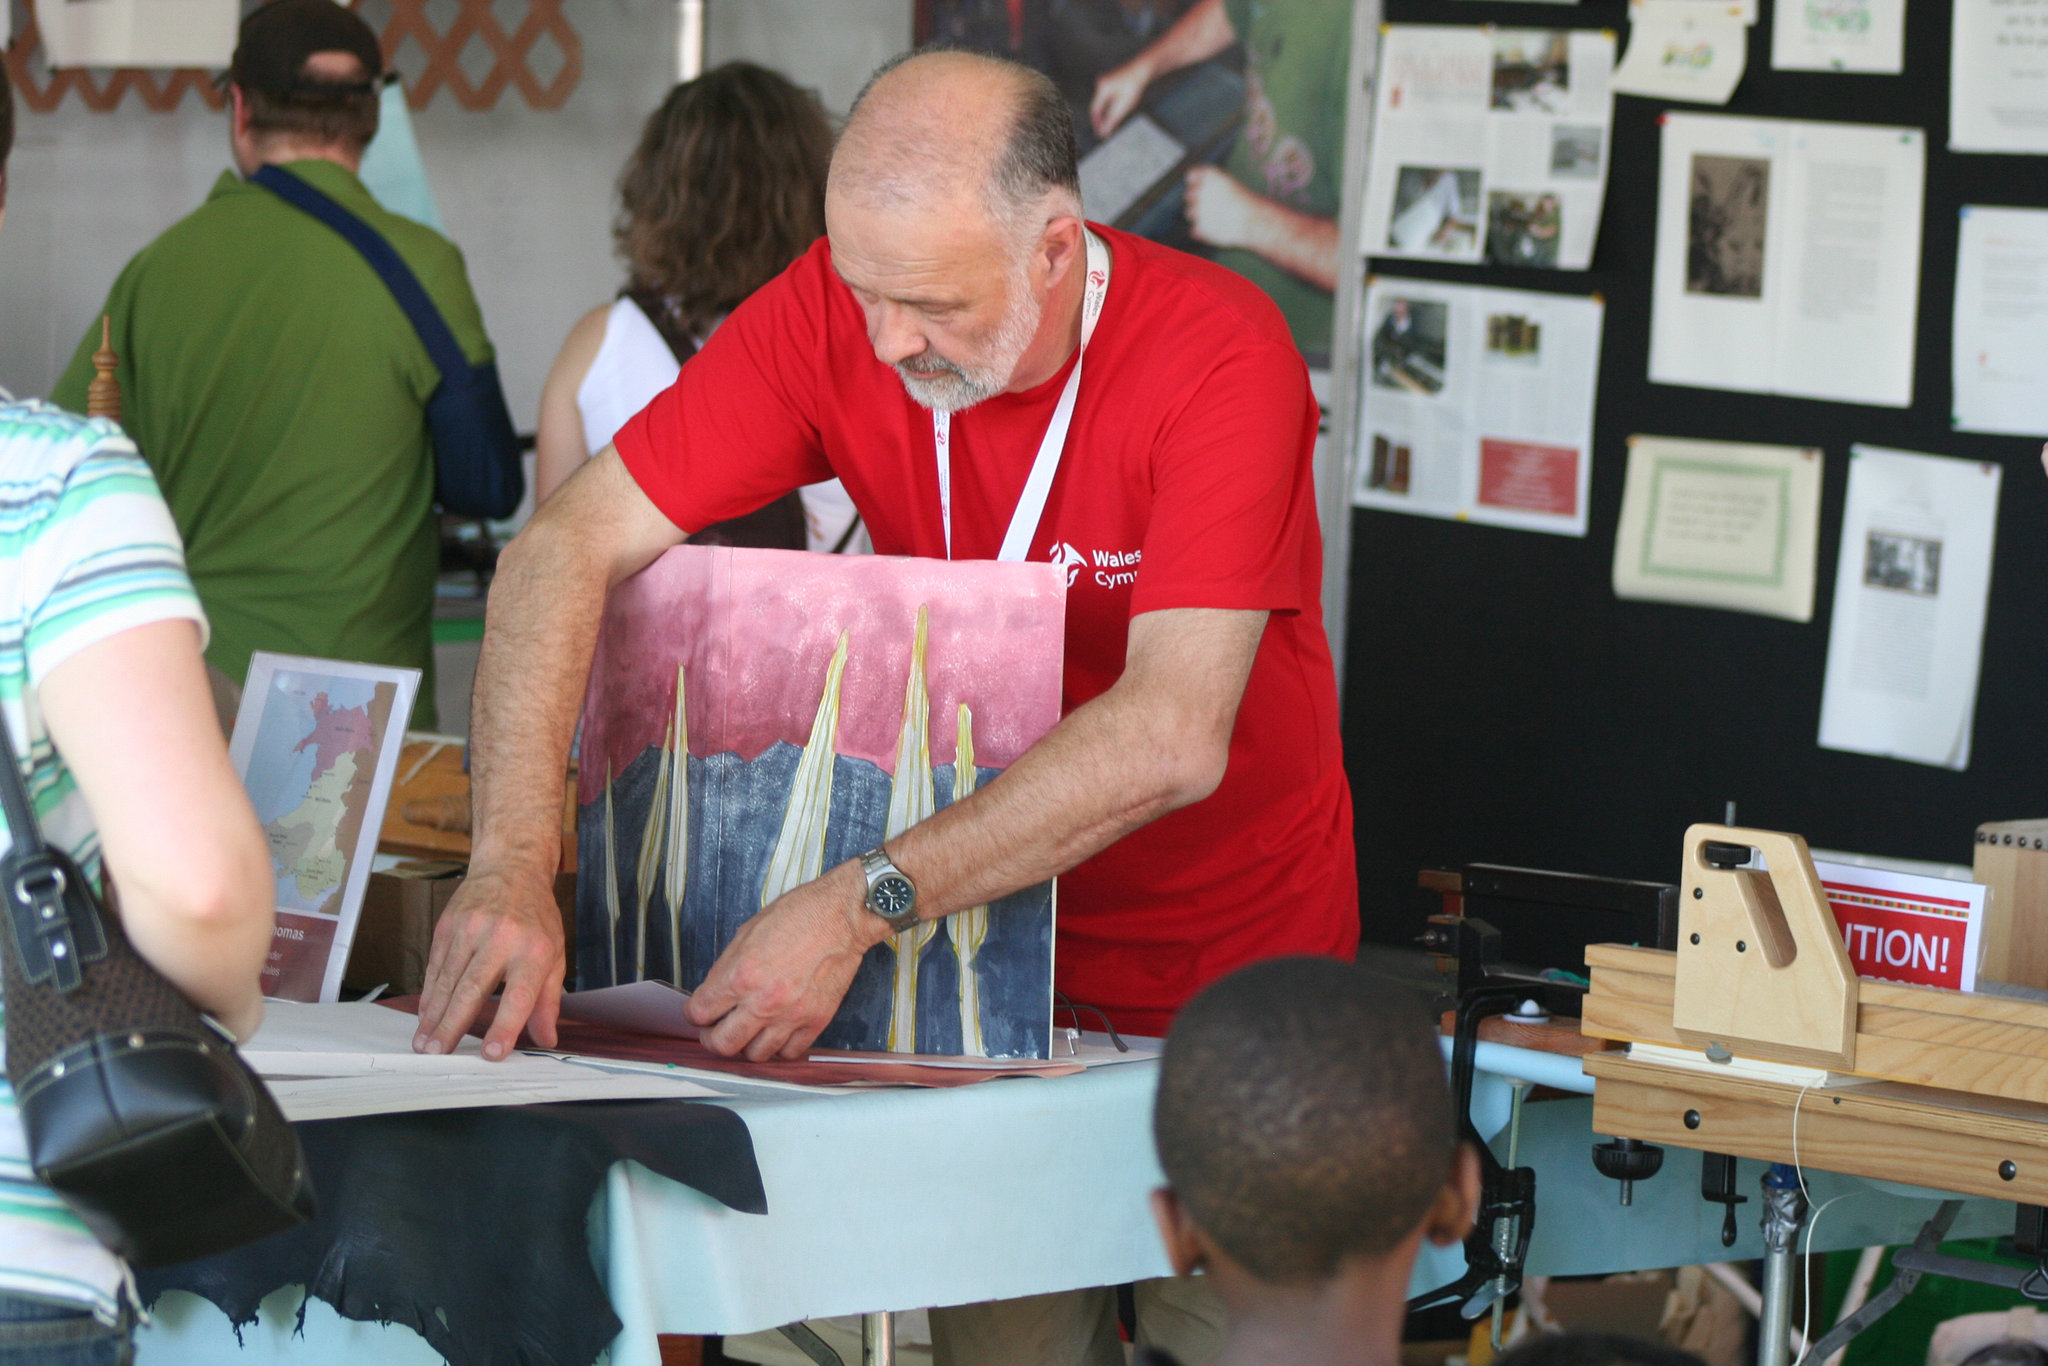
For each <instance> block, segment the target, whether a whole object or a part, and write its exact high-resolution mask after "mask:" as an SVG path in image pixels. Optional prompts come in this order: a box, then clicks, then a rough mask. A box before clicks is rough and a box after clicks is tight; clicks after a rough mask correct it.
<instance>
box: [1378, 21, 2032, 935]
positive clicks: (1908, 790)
mask: <svg viewBox="0 0 2048 1366" xmlns="http://www.w3.org/2000/svg"><path fill="white" fill-rule="evenodd" d="M1788 2H1789V0H1788ZM1772 5H1773V0H1762V8H1763V11H1764V12H1763V14H1762V16H1761V17H1760V20H1759V22H1758V24H1757V26H1756V28H1755V29H1754V30H1753V31H1752V32H1751V35H1750V43H1749V69H1748V72H1747V74H1746V75H1745V76H1744V77H1743V81H1742V84H1741V86H1740V88H1739V89H1738V90H1737V91H1736V93H1735V98H1734V99H1733V101H1731V102H1730V103H1729V104H1728V105H1727V106H1726V107H1725V109H1722V110H1715V109H1712V108H1707V107H1702V106H1697V105H1669V104H1667V103H1666V102H1663V101H1653V100H1644V99H1637V98H1633V97H1628V96H1621V97H1617V99H1616V101H1615V125H1614V144H1613V156H1612V161H1611V171H1610V173H1609V177H1608V188H1607V209H1606V217H1605V219H1604V221H1603V223H1602V226H1601V231H1600V242H1599V247H1598V251H1597V253H1596V255H1595V257H1594V269H1593V270H1592V271H1590V272H1588V273H1585V274H1576V273H1571V272H1564V271H1557V272H1551V271H1533V270H1506V269H1500V268H1483V267H1463V266H1439V265H1421V264H1417V263H1415V262H1410V261H1386V262H1376V263H1374V268H1375V269H1376V270H1378V271H1379V273H1381V274H1384V275H1405V276H1413V277H1417V278H1426V279H1438V280H1453V281H1459V282H1466V283H1487V284H1496V285H1502V286H1508V287H1512V288H1522V289H1551V290H1559V291H1564V292H1578V293H1588V292H1598V293H1600V294H1601V295H1603V296H1604V297H1605V298H1606V301H1607V320H1606V336H1605V341H1604V344H1603V348H1602V355H1601V366H1600V386H1599V400H1598V405H1599V406H1598V410H1597V417H1596V422H1595V432H1594V457H1593V468H1592V493H1591V504H1590V526H1589V529H1588V533H1587V535H1586V537H1585V538H1584V539H1582V540H1581V539H1573V538H1568V537H1562V536H1549V535H1540V534H1533V533H1529V532H1521V531H1506V530H1500V529H1495V528H1489V527H1479V526H1471V525H1463V524H1459V523H1453V522H1442V521H1435V520H1431V519H1427V518H1421V517H1406V516H1400V515H1397V514H1390V513H1384V512H1378V511H1365V510H1359V511H1355V512H1354V513H1353V522H1352V545H1353V553H1352V561H1351V611H1350V625H1349V638H1348V644H1347V658H1346V663H1345V668H1346V673H1345V684H1344V739H1345V754H1346V764H1347V767H1348V768H1349V771H1350V775H1351V788H1352V795H1353V798H1354V800H1355V802H1356V805H1357V818H1358V826H1357V828H1358V862H1359V873H1360V878H1361V884H1362V893H1363V902H1364V923H1365V938H1366V939H1367V940H1368V941H1377V942H1388V943H1391V942H1398V941H1399V940H1402V939H1406V938H1408V937H1410V936H1412V935H1414V934H1415V933H1416V932H1417V928H1418V922H1419V919H1420V916H1421V915H1422V914H1423V911H1424V907H1425V904H1426V903H1425V899H1424V898H1423V897H1422V894H1421V893H1419V892H1418V891H1417V890H1416V885H1415V877H1416V872H1417V870H1418V869H1420V868H1422V867H1424V866H1428V865H1457V864H1462V863H1466V862H1471V861H1482V860H1483V861H1488V862H1495V863H1517V864H1524V865H1530V866H1535V867H1542V868H1553V869H1561V870H1569V871H1574V872H1582V873H1595V874H1603V875H1608V876H1617V877H1638V878H1656V879H1661V880H1666V881H1674V880H1676V878H1677V875H1678V864H1679V843H1680V839H1681V836H1682V835H1683V833H1684V830H1685V827H1686V826H1687V825H1688V824H1690V823H1692V822H1694V821H1701V820H1719V819H1720V818H1721V815H1722V810H1723V804H1724V803H1725V802H1727V801H1731V800H1732V801H1734V802H1736V803H1738V812H1737V814H1738V816H1739V818H1740V820H1741V821H1742V823H1744V824H1747V825H1755V826H1762V827H1766V828H1770V829H1778V830H1790V831H1796V832H1798V833H1800V834H1802V835H1804V836H1806V838H1807V839H1808V841H1809V842H1811V843H1813V844H1815V845H1819V846H1823V847H1830V848H1837V849H1849V850H1855V851H1860V852H1864V853H1873V854H1888V855H1893V856H1897V857H1906V858H1921V859H1936V860H1941V861H1944V862H1950V863H1965V864H1967V863H1968V862H1969V860H1970V854H1971V835H1972V831H1973V828H1974V827H1975V826H1976V825H1977V824H1978V823H1979V822H1980V821H1986V820H1996V819H2011V818H2017V817H2032V816H2043V815H2048V630H2044V629H2043V622H2042V611H2043V608H2042V601H2041V600H2042V596H2043V589H2044V586H2048V478H2044V476H2043V473H2042V469H2041V465H2040V462H2039V460H2038V457H2037V453H2038V451H2039V449H2040V442H2038V441H2029V440H2025V439H2019V438H2013V437H1990V436H1979V435H1969V434H1963V433H1958V432H1954V431H1952V430H1951V429H1950V389H1951V385H1950V378H1949V335H1950V330H1951V310H1952V306H1953V290H1954V283H1955V263H1956V236H1957V210H1958V209H1959V208H1960V207H1961V206H1962V205H1964V204H1982V205H2017V206H2031V207H2039V206H2048V158H2034V157H2013V156H1981V155H1956V154H1951V153H1949V152H1948V151H1947V150H1946V147H1947V144H1948V86H1949V80H1948V63H1949V22H1950V12H1949V5H1948V4H1947V3H1946V0H1910V3H1908V4H1907V6H1906V69H1905V73H1904V74H1903V75H1899V76H1870V75H1828V74H1818V73H1811V72H1776V71H1772V70H1771V68H1770V50H1771V43H1770V25H1771V15H1770V11H1771V9H1772ZM1385 11H1386V12H1385V18H1386V20H1387V21H1388V22H1391V23H1426V24H1479V23H1493V24H1499V25H1502V26H1516V27H1532V26H1543V25H1549V26H1556V27H1603V26H1604V27H1612V28H1614V29H1615V30H1616V31H1617V32H1619V33H1622V34H1623V35H1624V36H1625V34H1626V31H1627V25H1626V22H1625V17H1626V15H1625V5H1624V4H1622V3H1621V2H1620V0H1588V2H1587V3H1584V4H1578V5H1561V4H1488V3H1477V2H1476V0H1385ZM1667 108H1678V109H1684V110H1690V111H1695V112H1706V113H1714V112H1725V113H1730V114H1745V115H1756V116H1763V117H1782V118H1801V119H1826V120H1834V121H1839V122H1850V123H1884V124H1897V125H1910V126H1913V127H1918V128H1923V129H1925V130H1926V132H1927V148H1928V161H1927V203H1926V211H1925V212H1926V221H1925V225H1924V237H1923V249H1922V250H1923V257H1922V268H1921V279H1920V307H1919V321H1918V332H1919V336H1918V339H1917V346H1916V348H1915V354H1916V361H1915V375H1914V388H1913V406H1912V407H1911V408H1908V409H1891V408H1870V407H1862V406H1859V405H1853V404H1842V403H1821V402H1814V401H1809V400H1804V399H1791V398H1779V397H1767V396H1761V395H1755V394H1737V393H1723V392H1719V391H1713V390H1702V389H1687V388H1677V387H1672V386H1667V385H1655V384H1651V383H1650V382H1649V379H1648V364H1649V338H1650V271H1651V263H1652V259H1653V255H1654V235H1655V227H1656V213H1657V203H1656V199H1657V167H1658V141H1659V136H1658V119H1659V116H1660V115H1661V114H1662V113H1663V112H1664V110H1665V109H1667ZM2042 344H2043V345H2044V346H2048V336H2044V337H2043V339H2042ZM1631 433H1641V434H1645V435H1655V436H1687V437H1703V438H1710V439H1716V440H1728V441H1758V442H1771V443H1778V444H1785V445H1800V446H1818V447H1821V448H1823V449H1824V450H1825V451H1826V454H1827V466H1826V480H1825V484H1824V486H1823V493H1822V512H1821V538H1820V563H1819V579H1818V590H1817V594H1816V601H1815V612H1814V620H1813V621H1812V622H1810V623H1808V624H1805V625H1799V624H1795V623H1791V622H1784V621H1777V620H1772V619H1769V618H1765V617H1758V616H1751V615H1747V614H1742V613H1735V612H1723V611H1711V610H1706V609H1701V608H1688V607H1672V606H1663V605H1659V604H1653V603H1640V602H1622V601H1619V600H1617V599H1616V598H1615V596H1614V593H1613V590H1612V587H1611V585H1610V582H1609V575H1610V570H1611V566H1612V561H1613V554H1614V532H1615V523H1616V521H1617V519H1618V517H1619V515H1620V508H1621V491H1622V481H1623V474H1624V470H1625V462H1626V447H1625V442H1626V440H1627V438H1628V437H1629V435H1630V434H1631ZM1853 442H1864V443H1869V444H1874V445H1882V446H1893V447H1898V448H1901V449H1904V450H1912V451H1924V452H1928V453H1931V454H1938V455H1951V456H1962V457H1967V458H1970V459H1977V460H1995V461H1998V462H1999V463H2001V464H2002V465H2004V467H2005V475H2004V486H2003V490H2002V492H2001V494H2000V500H1999V513H1998V544H1997V553H1996V557H1995V561H1994V567H1993V571H1992V581H1991V601H1990V612H1989V618H1988V621H1987V625H1986V632H1985V641H1984V663H1983V676H1982V682H1981V684H1980V686H1979V689H1978V695H1977V713H1976V736H1975V743H1974V747H1973V750H1972V753H1971V757H1970V766H1969V769H1968V770H1967V771H1966V772H1962V773H1955V772H1950V771H1948V770H1946V769H1939V768H1932V767H1927V766H1923V765H1920V764H1912V763H1905V762H1902V761H1899V760H1894V759H1876V758H1869V757H1866V756H1862V755H1855V754H1843V753H1838V752H1836V751H1833V750H1824V749H1821V748H1819V746H1818V745H1817V744H1816V743H1815V737H1816V736H1817V734H1818V732H1819V726H1820V698H1821V681H1822V675H1823V672H1824V669H1825V665H1826V658H1827V643H1828V621H1829V615H1830V608H1831V605H1832V601H1833V594H1834V580H1835V572H1834V571H1835V556H1836V552H1837V548H1838V545H1839V539H1840V534H1841V524H1842V502H1843V494H1844V491H1845V489H1846V486H1847V480H1848V467H1849V446H1850V445H1851V443H1853Z"/></svg>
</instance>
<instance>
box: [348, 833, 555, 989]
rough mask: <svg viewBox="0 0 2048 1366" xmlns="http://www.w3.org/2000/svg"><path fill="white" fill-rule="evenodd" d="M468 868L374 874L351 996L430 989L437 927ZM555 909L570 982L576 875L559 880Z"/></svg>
mask: <svg viewBox="0 0 2048 1366" xmlns="http://www.w3.org/2000/svg"><path fill="white" fill-rule="evenodd" d="M467 871H468V865H467V864H465V863H461V862H458V861H456V860H453V859H417V860H414V861H412V862H408V863H401V864H399V865H398V866H397V867H395V868H392V869H389V870H388V871H386V872H382V873H372V874H370V886H369V889H368V891H366V892H365V893H364V895H363V914H362V918H361V919H360V920H358V921H357V922H356V939H355V943H354V945H353V946H351V948H350V949H349V955H348V968H347V969H346V970H345V971H344V972H343V973H342V978H341V984H342V986H344V987H346V988H348V989H349V990H352V991H368V990H370V989H372V988H373V987H378V986H382V987H384V988H385V991H386V994H388V995H392V996H410V995H413V994H414V993H416V992H418V991H419V989H420V988H421V987H422V986H424V985H425V984H426V975H427V956H428V954H429V953H430V952H432V950H433V947H434V926H435V925H436V924H438V923H439V922H440V919H441V912H442V911H443V910H445V909H447V906H448V899H449V898H450V897H452V896H454V895H455V889H456V888H457V887H460V886H461V885H462V881H463V874H464V873H465V872H467ZM555 907H556V909H557V910H558V911H559V912H560V913H561V916H562V944H563V948H564V950H565V957H566V961H567V971H568V975H569V976H570V978H572V979H573V978H574V976H575V973H576V875H575V874H574V873H559V874H557V875H556V877H555Z"/></svg>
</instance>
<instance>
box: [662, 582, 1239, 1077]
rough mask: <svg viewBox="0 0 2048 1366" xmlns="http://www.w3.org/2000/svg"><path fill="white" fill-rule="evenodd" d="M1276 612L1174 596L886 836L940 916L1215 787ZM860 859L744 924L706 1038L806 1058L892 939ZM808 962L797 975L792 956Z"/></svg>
mask: <svg viewBox="0 0 2048 1366" xmlns="http://www.w3.org/2000/svg"><path fill="white" fill-rule="evenodd" d="M1266 616H1267V614H1266V613H1265V612H1259V611H1226V610H1217V609H1208V608H1176V609H1172V610H1167V611H1159V612H1147V613H1144V614H1142V615H1140V616H1138V617H1135V618H1133V619H1132V621H1131V629H1130V642H1129V646H1128V649H1127V651H1126V658H1125V664H1124V672H1123V675H1122V677H1120V678H1119V679H1118V680H1117V681H1116V683H1115V684H1114V685H1112V686H1111V687H1110V689H1109V690H1108V691H1107V692H1105V693H1103V694H1102V695H1101V696H1100V697H1097V698H1095V699H1094V700H1093V701H1090V702H1088V703H1086V704H1085V705H1083V706H1080V707H1077V708H1075V709H1074V711H1073V712H1072V713H1070V714H1069V715H1068V716H1067V717H1066V718H1065V719H1064V720H1062V721H1061V722H1060V723H1059V725H1057V726H1055V727H1054V728H1053V729H1052V730H1051V731H1050V732H1049V733H1048V734H1047V735H1046V736H1045V738H1044V739H1042V740H1040V741H1039V742H1038V743H1037V744H1035V745H1033V746H1032V747H1031V748H1030V749H1029V750H1027V751H1025V753H1024V754H1023V755H1021V756H1020V757H1019V758H1018V760H1017V761H1016V762H1015V763H1014V764H1012V765H1011V766H1010V767H1009V768H1008V769H1007V770H1006V771H1005V772H1004V773H1003V774H1002V776H1001V777H999V778H997V779H995V780H994V781H992V782H991V783H989V785H988V786H986V787H984V788H982V789H980V790H979V791H977V792H975V793H974V794H973V795H972V796H970V797H968V798H966V799H965V800H963V801H960V802H957V803H955V804H953V805H951V806H948V807H947V808H945V809H944V810H942V811H940V812H938V813H937V814H936V815H934V816H933V817H932V818H931V819H930V820H927V821H924V822H922V823H921V824H918V825H916V826H913V827H911V828H910V829H909V830H906V831H905V832H903V833H902V834H901V835H898V836H896V837H895V839H893V840H892V841H890V843H889V856H890V858H891V859H892V860H893V861H894V862H895V863H896V865H897V867H899V868H901V869H902V870H903V871H904V872H905V873H906V874H907V875H908V876H909V877H910V879H911V881H912V882H914V883H915V884H916V885H917V905H918V914H919V916H920V917H921V918H923V919H926V920H935V919H937V918H939V917H941V916H946V915H951V914H952V913H953V912H955V911H960V910H965V909H966V908H968V907H969V906H978V905H983V904H985V903H988V902H991V901H995V900H997V899H998V898H1000V897H1003V896H1007V895H1009V894H1010V893H1011V892H1014V891H1016V890H1018V889H1019V888H1021V887H1029V886H1032V885H1034V884H1036V883H1039V882H1043V881H1044V880H1045V879H1047V878H1049V877H1052V876H1053V875H1055V874H1057V873H1061V872H1064V871H1066V870H1067V869H1069V868H1071V867H1073V866H1074V865H1075V864H1077V863H1080V862H1081V861H1082V860H1083V859H1086V858H1088V857H1090V856H1091V855H1093V854H1096V853H1098V852H1100V851H1101V850H1103V849H1106V848H1108V847H1109V846H1110V845H1111V844H1114V843H1115V842H1116V841H1117V840H1119V839H1122V838H1123V837H1124V836H1125V835H1127V834H1129V833H1130V832H1131V831H1133V830H1136V829H1138V828H1139V827H1140V826H1142V825H1146V824H1148V823H1149V822H1151V821H1154V820H1157V819H1158V818H1159V817H1161V816H1163V815H1166V814H1167V813H1168V812H1170V811H1175V810H1178V809H1179V808H1181V807H1183V806H1187V805H1189V804H1190V803H1193V802H1198V801H1200V800H1201V799H1202V798H1204V797H1206V796H1208V795H1209V794H1210V793H1211V792H1214V791H1215V790H1216V786H1217V784H1218V783H1220V782H1222V780H1223V770H1224V766H1225V764H1226V763H1227V762H1228V761H1229V757H1230V734H1231V730H1232V728H1233V727H1234V726H1235V725H1236V722H1237V706H1238V702H1239V701H1240V700H1241V699H1242V698H1243V696H1244V688H1245V681H1246V679H1247V678H1249V677H1250V675H1251V667H1252V660H1253V657H1254V656H1255V655H1256V654H1257V653H1258V647H1259V639H1260V637H1261V635H1262V634H1263V633H1264V631H1265V626H1266ZM866 893H867V883H866V879H865V878H864V877H863V876H862V874H861V870H860V865H859V863H857V862H847V863H843V864H841V865H839V866H838V867H837V868H833V869H831V870H830V871H828V872H827V873H826V874H825V875H824V876H823V877H820V878H819V879H817V880H816V881H815V882H809V883H806V884H804V885H803V886H801V887H798V888H796V889H795V890H794V891H791V892H789V893H788V894H787V895H785V896H783V897H780V898H778V899H777V900H776V901H775V903H774V904H773V905H770V906H769V907H767V908H766V909H765V910H763V911H762V912H761V913H760V914H759V915H757V916H755V917H754V918H753V919H752V920H750V921H748V922H747V923H746V924H745V925H742V926H741V927H740V930H739V933H738V934H737V935H735V936H734V937H733V940H732V943H731V944H730V945H729V946H727V948H726V950H725V952H724V953H723V954H722V955H720V957H719V959H718V961H717V963H715V964H713V966H712V969H711V972H710V973H709V975H707V976H706V977H705V979H704V983H703V985H702V986H700V987H698V989H697V990H696V992H695V993H693V994H692V996H691V998H690V1005H689V1014H690V1018H691V1019H692V1020H694V1021H695V1022H696V1023H697V1024H699V1025H702V1026H708V1028H706V1030H705V1032H704V1034H703V1039H704V1042H705V1044H706V1045H707V1046H708V1047H710V1048H711V1049H713V1050H714V1051H716V1052H719V1053H725V1054H734V1053H741V1052H744V1053H745V1054H746V1055H747V1056H748V1057H750V1058H754V1059H756V1060H760V1059H765V1058H771V1057H777V1056H780V1057H787V1058H797V1057H802V1056H803V1055H804V1054H805V1053H806V1052H807V1051H808V1050H809V1048H810V1046H811V1042H812V1040H814V1039H816V1038H817V1036H818V1035H819V1033H821V1032H822V1031H823V1030H824V1028H825V1026H826V1025H828V1024H830V1023H831V1020H832V1015H833V1012H835V1011H836V1010H837V1009H838V1008H839V1003H840V1001H841V999H842V998H843V997H844V996H845V994H846V989H847V986H848V984H850V983H851V982H852V980H853V974H854V971H855V969H856V968H858V967H859V966H860V960H861V956H862V955H863V954H864V953H866V952H867V950H868V949H869V948H870V947H871V946H872V945H875V944H879V943H881V942H882V941H883V940H884V939H886V938H888V936H889V934H890V930H889V928H888V926H887V925H886V924H885V923H884V922H883V921H882V920H881V918H880V917H878V916H875V915H873V914H871V913H869V912H868V911H867V910H866V909H865V908H864V907H863V905H862V901H863V899H864V898H865V896H866ZM793 966H794V967H796V968H797V971H795V972H792V971H791V969H792V967H793Z"/></svg>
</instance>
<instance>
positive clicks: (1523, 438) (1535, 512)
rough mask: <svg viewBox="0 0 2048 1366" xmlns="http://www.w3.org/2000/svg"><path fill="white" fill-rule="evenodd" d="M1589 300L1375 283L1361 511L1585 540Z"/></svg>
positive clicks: (1596, 307)
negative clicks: (1487, 524)
mask: <svg viewBox="0 0 2048 1366" xmlns="http://www.w3.org/2000/svg"><path fill="white" fill-rule="evenodd" d="M1604 313H1605V309H1604V308H1603V306H1602V304H1601V302H1600V300H1599V299H1597V298H1591V299H1588V298H1583V297H1579V296H1575V295H1569V294H1540V293H1534V292H1530V291H1527V290H1517V289H1482V288H1479V287H1477V286H1473V285H1451V284H1436V283H1433V282H1429V281H1423V280H1397V279H1393V278H1390V277H1387V276H1376V277H1374V278H1373V279H1371V280H1369V281H1367V283H1366V291H1365V318H1366V337H1367V354H1366V379H1365V385H1364V402H1363V403H1362V404H1361V405H1360V408H1361V411H1360V415H1359V423H1360V431H1359V441H1358V451H1359V462H1358V483H1357V485H1356V487H1355V488H1354V490H1353V502H1355V503H1356V504H1357V505H1358V506H1360V507H1376V508H1384V509H1386V510H1388V511H1390V512H1412V513H1417V514H1420V515H1422V516H1426V517H1453V518H1457V519H1458V520H1460V521H1474V522H1490V523H1493V524H1495V525H1497V526H1511V527H1519V528H1522V529H1523V530H1527V531H1550V532H1556V533H1559V534H1561V535H1567V536H1583V535H1585V534H1586V489H1587V483H1588V478H1589V475H1590V471H1591V468H1592V449H1593V391H1594V380H1595V376H1596V374H1597V372H1598V369H1599V364H1600V326H1601V320H1602V317H1603V315H1604Z"/></svg>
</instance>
